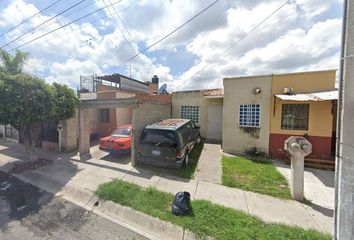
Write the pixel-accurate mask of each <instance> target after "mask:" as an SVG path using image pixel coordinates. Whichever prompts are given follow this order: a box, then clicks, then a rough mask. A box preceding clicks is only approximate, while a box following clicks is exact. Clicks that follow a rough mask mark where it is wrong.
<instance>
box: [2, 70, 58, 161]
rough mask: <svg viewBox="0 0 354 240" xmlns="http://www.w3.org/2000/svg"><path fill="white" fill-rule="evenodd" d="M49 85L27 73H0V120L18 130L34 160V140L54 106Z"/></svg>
mask: <svg viewBox="0 0 354 240" xmlns="http://www.w3.org/2000/svg"><path fill="white" fill-rule="evenodd" d="M53 99H54V91H53V89H52V87H51V86H50V85H48V84H46V83H45V82H44V81H42V80H40V79H38V78H37V77H34V76H31V75H28V74H17V75H10V74H2V75H1V77H0V123H1V124H10V125H11V126H13V127H14V128H16V129H17V130H18V132H19V135H20V138H21V139H22V140H23V143H24V145H25V148H26V151H27V154H28V156H29V160H31V161H36V160H38V156H37V154H36V153H35V143H36V141H37V139H38V136H39V133H40V131H41V126H42V123H43V122H44V121H47V120H48V119H51V117H52V116H53V115H54V113H53V109H54V108H55V102H54V101H53Z"/></svg>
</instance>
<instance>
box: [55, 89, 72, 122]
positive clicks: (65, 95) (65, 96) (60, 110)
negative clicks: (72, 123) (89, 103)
mask: <svg viewBox="0 0 354 240" xmlns="http://www.w3.org/2000/svg"><path fill="white" fill-rule="evenodd" d="M52 88H53V91H54V99H53V101H54V110H53V111H54V112H53V117H52V119H53V120H56V121H60V120H65V119H68V118H71V117H73V116H74V114H75V111H76V107H77V105H78V103H79V100H78V98H77V97H76V95H75V92H74V91H73V90H72V89H70V88H69V87H68V86H66V85H62V84H58V83H53V85H52Z"/></svg>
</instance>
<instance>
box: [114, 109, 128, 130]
mask: <svg viewBox="0 0 354 240" xmlns="http://www.w3.org/2000/svg"><path fill="white" fill-rule="evenodd" d="M115 110H116V126H117V127H118V126H121V125H124V124H131V123H132V108H130V107H129V108H116V109H115Z"/></svg>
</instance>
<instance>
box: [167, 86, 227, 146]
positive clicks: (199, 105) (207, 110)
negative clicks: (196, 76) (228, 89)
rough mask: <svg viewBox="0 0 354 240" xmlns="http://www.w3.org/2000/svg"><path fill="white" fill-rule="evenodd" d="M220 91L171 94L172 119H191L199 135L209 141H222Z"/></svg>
mask: <svg viewBox="0 0 354 240" xmlns="http://www.w3.org/2000/svg"><path fill="white" fill-rule="evenodd" d="M222 115H223V91H222V89H209V90H195V91H183V92H173V93H172V117H173V118H186V119H192V120H193V121H194V122H195V123H196V124H197V125H199V126H200V134H201V136H202V137H203V138H205V139H207V140H209V141H216V142H221V140H222Z"/></svg>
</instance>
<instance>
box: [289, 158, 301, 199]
mask: <svg viewBox="0 0 354 240" xmlns="http://www.w3.org/2000/svg"><path fill="white" fill-rule="evenodd" d="M290 189H291V196H292V197H293V199H294V200H297V201H302V200H304V156H303V155H301V154H300V153H297V154H294V155H291V184H290Z"/></svg>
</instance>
